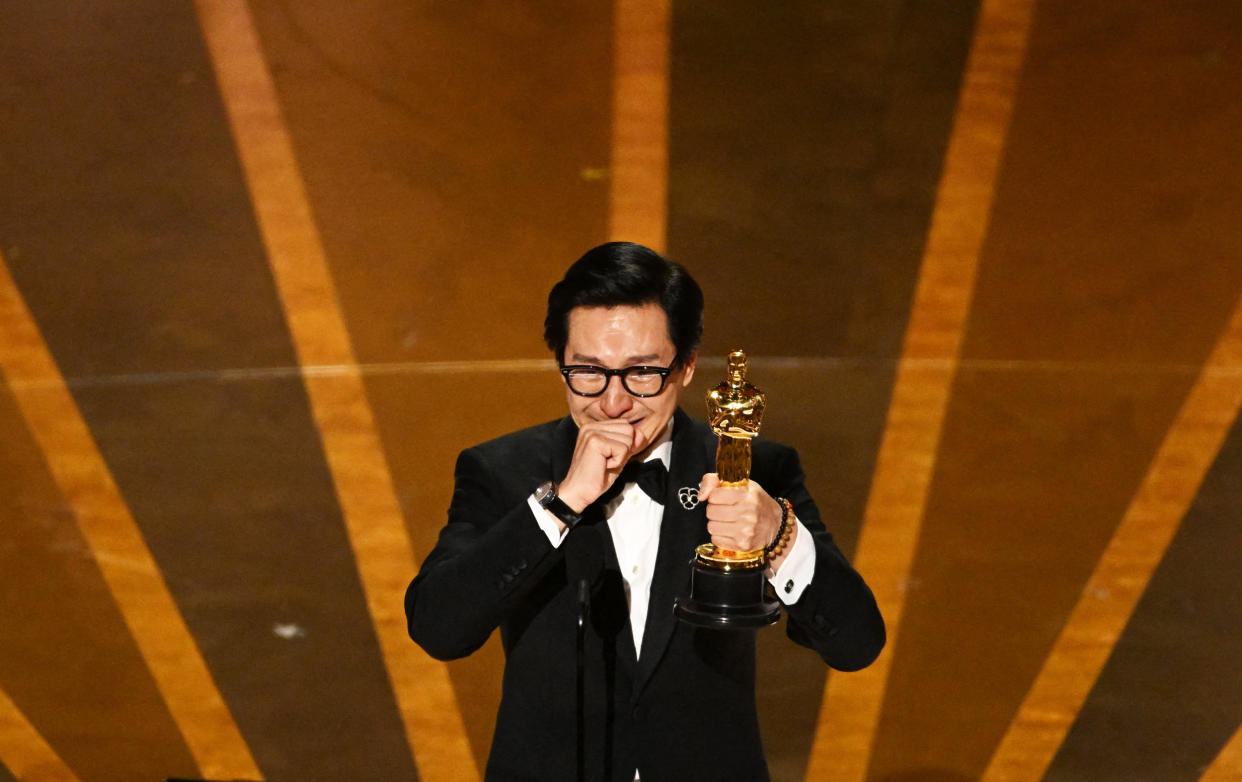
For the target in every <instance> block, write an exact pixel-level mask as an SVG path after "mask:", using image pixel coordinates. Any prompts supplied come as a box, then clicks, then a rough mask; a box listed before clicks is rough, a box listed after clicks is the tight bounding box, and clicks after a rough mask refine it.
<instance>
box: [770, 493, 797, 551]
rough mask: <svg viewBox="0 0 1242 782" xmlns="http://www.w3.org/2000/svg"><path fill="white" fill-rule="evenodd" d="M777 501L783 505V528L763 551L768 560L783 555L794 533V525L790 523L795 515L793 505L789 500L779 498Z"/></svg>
mask: <svg viewBox="0 0 1242 782" xmlns="http://www.w3.org/2000/svg"><path fill="white" fill-rule="evenodd" d="M776 501H777V502H779V503H780V504H781V526H780V529H778V530H777V531H776V537H775V538H774V539H773V540H772V542H771V543H769V544H768V545H767V547H765V548H764V549H763V553H764V555H765V556H766V557H767V558H768V559H772V558H773V557H779V556H780V555H781V552H782V551H784V550H785V547H786V546H788V545H789V536H790V534H792V533H793V524H791V523H790V521H789V517H790V516H792V515H793V505H790V504H789V500H787V499H785V498H784V497H777V498H776Z"/></svg>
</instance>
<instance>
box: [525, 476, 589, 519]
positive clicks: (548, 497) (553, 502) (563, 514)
mask: <svg viewBox="0 0 1242 782" xmlns="http://www.w3.org/2000/svg"><path fill="white" fill-rule="evenodd" d="M535 502H537V503H539V505H540V507H542V508H544V509H545V510H547V511H548V512H549V513H551V514H552V515H553V516H555V517H557V518H558V519H560V520H561V523H562V524H564V525H565V526H566V527H573V526H574V525H575V524H577V523H578V522H580V521H582V514H581V513H575V512H574V509H573V508H571V507H569V506H568V505H566V504H565V501H564V500H562V499H561V498H560V496H559V495H557V493H556V484H555V483H553V482H552V481H544V482H543V483H542V484H540V486H539V488H537V489H535Z"/></svg>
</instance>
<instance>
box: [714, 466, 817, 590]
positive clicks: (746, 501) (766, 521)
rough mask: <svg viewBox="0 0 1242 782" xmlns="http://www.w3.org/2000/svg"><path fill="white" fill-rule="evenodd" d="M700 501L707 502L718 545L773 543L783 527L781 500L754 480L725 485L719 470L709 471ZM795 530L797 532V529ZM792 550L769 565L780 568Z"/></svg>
mask: <svg viewBox="0 0 1242 782" xmlns="http://www.w3.org/2000/svg"><path fill="white" fill-rule="evenodd" d="M699 501H701V502H705V503H707V532H708V534H710V535H711V536H712V543H713V544H715V546H716V547H717V548H723V549H730V550H732V551H755V550H757V549H761V548H764V547H766V546H767V545H768V544H769V543H771V542H772V541H773V540H774V539H775V538H776V533H777V531H779V530H780V528H781V504H780V503H779V502H777V501H776V500H775V499H773V498H772V496H771V495H769V494H768V493H767V492H766V491H764V490H763V487H762V486H760V485H759V484H757V483H755V482H754V481H747V482H746V484H745V485H742V486H722V485H721V483H720V478H719V477H718V476H717V475H716V473H714V472H709V473H707V474H706V475H704V476H703V480H702V481H701V482H700V483H699ZM789 523H790V524H793V523H794V520H793V519H792V518H791V519H789ZM791 534H793V535H796V534H797V529H796V528H795V529H794V531H793V532H792V533H791ZM792 543H793V538H792V537H791V538H790V545H792ZM788 551H789V547H786V549H785V552H783V553H782V554H781V555H780V556H778V557H776V558H775V559H773V560H772V561H771V562H769V563H768V565H769V567H771V568H772V570H774V571H775V570H777V569H778V568H779V567H780V563H781V562H783V561H784V558H785V553H787V552H788Z"/></svg>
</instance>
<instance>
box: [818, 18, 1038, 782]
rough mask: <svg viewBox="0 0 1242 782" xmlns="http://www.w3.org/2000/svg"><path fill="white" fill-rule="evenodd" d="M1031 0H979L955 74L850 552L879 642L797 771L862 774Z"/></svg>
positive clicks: (844, 678) (836, 684)
mask: <svg viewBox="0 0 1242 782" xmlns="http://www.w3.org/2000/svg"><path fill="white" fill-rule="evenodd" d="M1032 5H1033V0H985V2H984V3H983V7H982V8H981V9H980V14H979V21H978V24H977V27H976V30H975V37H974V43H973V45H972V49H971V54H970V60H969V63H968V65H967V69H966V73H965V75H964V79H963V84H962V93H961V97H960V100H959V103H958V107H957V116H956V118H955V121H954V127H953V133H952V136H951V137H950V141H949V148H948V151H947V153H946V157H945V166H944V172H943V174H942V176H941V180H940V186H939V191H938V193H937V198H936V207H935V211H934V212H933V214H932V221H931V228H930V231H929V233H928V237H927V246H926V249H925V251H924V255H923V263H922V269H921V271H920V274H919V282H918V286H917V288H916V290H915V296H914V303H913V308H912V311H911V313H910V322H909V325H908V326H907V329H906V337H905V344H904V345H903V348H902V358H901V361H900V363H899V364H898V367H897V378H896V382H895V385H894V388H893V397H892V400H891V402H890V404H889V411H888V419H887V423H886V426H885V431H884V438H883V440H882V442H881V444H880V451H879V454H878V456H877V460H876V468H875V474H874V476H873V479H872V484H871V494H870V496H869V498H868V500H867V508H866V512H865V515H864V519H863V528H862V532H861V535H860V537H859V541H858V550H857V552H856V554H855V557H854V564H855V566H856V567H857V569H858V570H859V572H861V573H862V574H863V576H864V577H865V578H866V579H867V581H868V583H869V584H871V586H872V588H873V590H874V592H875V595H876V600H877V601H878V602H879V605H880V610H881V611H882V612H883V614H884V619H885V622H886V623H887V626H888V631H889V640H888V645H887V647H886V648H885V650H884V652H883V653H882V654H881V655H880V658H879V659H878V660H877V661H876V662H875V663H873V664H872V665H871V667H870V668H867V669H866V670H864V671H861V672H859V673H852V674H840V673H836V672H833V673H832V674H831V675H830V676H829V678H828V684H827V687H826V689H825V693H824V701H823V705H822V708H821V710H820V715H819V722H818V726H817V730H816V735H815V742H814V744H813V745H812V748H811V757H810V762H809V763H808V765H807V771H806V779H807V780H820V779H833V780H839V781H841V782H854V781H861V780H863V779H864V778H865V777H866V774H867V768H868V765H869V764H870V760H871V752H872V746H873V744H874V742H875V734H876V731H877V729H878V726H879V719H880V709H881V706H882V704H883V701H884V692H885V688H886V686H887V681H888V675H889V671H890V669H891V666H892V661H893V656H894V654H895V653H896V649H897V642H898V638H899V632H898V631H899V630H900V627H901V619H902V611H903V609H904V607H905V591H904V586H905V584H906V582H907V580H908V579H909V576H910V568H911V564H912V562H913V560H914V552H915V549H916V547H917V544H918V538H919V533H920V528H921V526H922V522H923V514H924V510H925V508H926V504H927V496H928V490H929V486H930V483H931V476H932V470H933V468H934V466H935V462H936V452H937V448H938V445H939V440H940V431H941V426H942V424H943V421H944V414H945V409H946V407H947V405H948V400H949V394H950V389H951V387H952V383H953V378H954V376H955V374H956V372H957V366H958V353H959V350H960V346H961V341H962V334H963V332H964V329H965V324H966V317H967V314H968V312H969V307H970V300H971V296H972V294H973V290H974V280H975V273H976V269H977V268H978V265H979V254H980V248H981V247H982V244H983V238H984V236H985V234H986V232H987V227H988V217H989V212H990V210H991V204H992V198H993V193H994V190H995V182H996V172H997V168H998V165H999V161H1000V156H1001V151H1002V148H1003V146H1004V140H1005V136H1006V133H1007V132H1008V128H1009V121H1010V116H1011V115H1012V112H1013V99H1014V93H1015V91H1016V87H1017V80H1018V74H1019V72H1020V70H1021V66H1022V58H1023V56H1024V54H1025V50H1026V40H1027V30H1028V27H1029V26H1030V16H1031V10H1032Z"/></svg>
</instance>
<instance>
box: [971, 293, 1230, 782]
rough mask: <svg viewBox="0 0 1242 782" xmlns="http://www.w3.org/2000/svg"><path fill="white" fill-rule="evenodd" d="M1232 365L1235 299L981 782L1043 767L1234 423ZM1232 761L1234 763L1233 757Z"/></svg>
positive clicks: (1027, 776) (1034, 773)
mask: <svg viewBox="0 0 1242 782" xmlns="http://www.w3.org/2000/svg"><path fill="white" fill-rule="evenodd" d="M1240 368H1242V301H1240V302H1239V304H1238V307H1237V309H1235V311H1234V313H1233V316H1232V318H1231V320H1230V323H1229V325H1228V327H1227V328H1226V330H1225V332H1224V333H1223V334H1222V335H1221V337H1220V339H1219V341H1218V342H1217V344H1216V347H1215V348H1214V350H1213V352H1212V355H1211V356H1210V357H1209V358H1208V361H1207V363H1206V364H1205V365H1204V367H1203V370H1202V372H1201V373H1200V374H1199V377H1198V379H1197V380H1196V381H1195V385H1194V387H1193V388H1191V390H1190V394H1189V396H1187V398H1186V401H1185V402H1184V403H1183V404H1182V409H1181V410H1180V411H1179V413H1178V416H1177V419H1176V420H1175V421H1174V422H1173V426H1172V428H1170V429H1169V432H1168V434H1166V435H1165V439H1164V442H1163V443H1162V444H1161V446H1160V450H1159V451H1157V452H1156V456H1155V458H1154V459H1153V460H1152V463H1151V466H1150V467H1149V468H1148V471H1147V475H1146V476H1145V477H1144V478H1143V483H1142V484H1141V485H1140V486H1139V489H1138V491H1137V493H1136V494H1135V496H1134V499H1133V500H1131V502H1130V507H1129V508H1127V509H1126V513H1125V515H1124V516H1123V517H1122V520H1121V524H1120V525H1119V526H1118V527H1117V531H1116V532H1115V533H1113V538H1112V540H1111V541H1109V544H1108V547H1107V548H1106V549H1105V550H1104V554H1103V555H1102V556H1101V557H1100V561H1099V563H1098V564H1097V565H1096V569H1095V572H1094V573H1093V574H1092V575H1091V578H1090V579H1089V580H1088V581H1087V585H1086V587H1085V588H1084V589H1083V592H1082V596H1081V597H1080V598H1079V599H1078V604H1077V605H1076V606H1075V607H1074V611H1073V613H1071V614H1070V618H1069V621H1068V622H1066V624H1065V627H1063V628H1062V629H1061V634H1060V636H1059V637H1058V638H1057V641H1056V643H1055V645H1054V646H1053V648H1052V651H1051V652H1050V653H1049V655H1048V657H1047V659H1045V660H1044V666H1043V668H1042V669H1041V670H1040V672H1039V675H1038V677H1036V679H1035V683H1034V684H1033V685H1032V686H1031V689H1030V691H1029V692H1028V693H1027V696H1026V699H1025V700H1024V701H1023V703H1022V706H1021V708H1020V709H1019V710H1018V714H1017V716H1016V717H1014V720H1013V722H1012V723H1011V724H1010V726H1009V730H1008V731H1007V732H1006V734H1005V736H1004V738H1003V739H1002V740H1001V743H1000V745H999V746H998V748H997V750H996V752H995V754H994V755H993V756H992V760H991V762H990V763H989V764H988V769H987V772H986V773H985V775H984V777H983V779H984V780H987V781H988V782H1000V781H1001V780H1038V779H1041V778H1042V777H1043V775H1044V772H1045V771H1046V770H1047V769H1048V766H1049V764H1051V762H1052V759H1053V757H1054V756H1055V755H1056V751H1057V749H1058V748H1059V747H1060V746H1061V743H1062V742H1063V741H1064V740H1065V735H1066V733H1067V732H1068V730H1069V727H1070V725H1071V724H1072V723H1073V721H1074V718H1075V717H1076V716H1077V715H1078V711H1079V709H1080V708H1081V707H1082V704H1083V702H1084V701H1085V700H1086V698H1087V694H1088V693H1089V692H1090V690H1091V687H1092V686H1094V684H1095V681H1096V679H1097V678H1098V677H1099V675H1100V671H1101V670H1102V669H1103V667H1104V663H1105V662H1106V661H1107V660H1108V657H1109V655H1110V654H1111V653H1112V650H1113V647H1114V646H1115V645H1116V643H1117V640H1118V639H1119V638H1120V637H1121V633H1122V631H1123V630H1124V629H1125V626H1126V624H1127V623H1128V622H1129V619H1130V616H1131V615H1132V614H1133V613H1134V609H1135V607H1136V606H1137V605H1138V601H1139V598H1141V597H1142V595H1143V590H1145V589H1146V588H1147V583H1148V581H1150V580H1151V576H1152V573H1153V572H1154V571H1155V569H1156V567H1157V566H1159V564H1160V560H1161V559H1163V558H1164V554H1165V551H1166V549H1167V548H1168V546H1169V543H1170V541H1172V540H1173V535H1174V534H1175V533H1176V532H1177V528H1178V526H1180V524H1181V521H1182V518H1183V517H1184V516H1185V515H1186V511H1187V510H1188V509H1189V508H1190V503H1191V502H1192V501H1193V500H1194V498H1195V495H1196V494H1197V493H1198V491H1199V486H1200V484H1201V483H1202V482H1203V477H1204V475H1206V474H1207V471H1208V469H1209V468H1210V467H1211V466H1212V462H1213V461H1215V459H1216V455H1217V453H1218V452H1219V451H1220V448H1221V446H1222V445H1223V444H1224V442H1225V437H1226V435H1227V434H1228V432H1229V429H1230V427H1231V426H1232V425H1233V423H1234V421H1235V420H1236V419H1237V416H1238V411H1239V408H1240V407H1242V378H1240V377H1239V374H1238V369H1240ZM1235 741H1236V740H1235ZM1235 753H1236V750H1235ZM1232 757H1234V758H1235V759H1234V761H1233V762H1236V754H1235V755H1234V756H1232ZM1227 762H1230V761H1228V760H1226V761H1222V763H1227Z"/></svg>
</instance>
